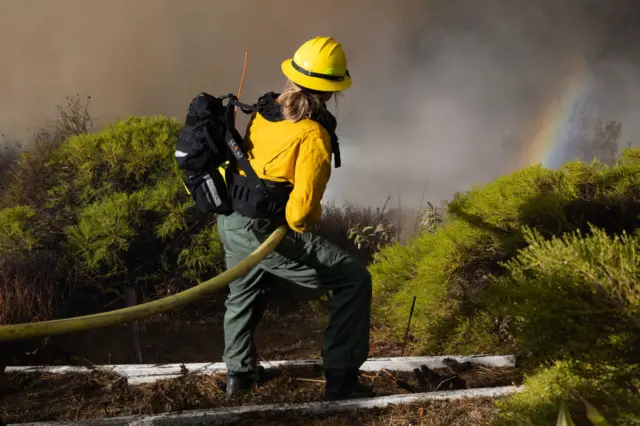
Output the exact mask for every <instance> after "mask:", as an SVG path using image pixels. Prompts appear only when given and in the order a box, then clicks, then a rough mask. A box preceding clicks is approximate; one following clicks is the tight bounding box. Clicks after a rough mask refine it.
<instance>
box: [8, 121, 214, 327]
mask: <svg viewBox="0 0 640 426" xmlns="http://www.w3.org/2000/svg"><path fill="white" fill-rule="evenodd" d="M179 129H180V123H178V122H177V121H175V120H171V119H167V118H160V117H148V118H128V119H125V120H122V121H119V122H117V123H115V124H113V125H110V126H107V127H105V128H104V129H102V130H101V131H99V132H95V133H80V134H75V135H72V136H69V137H67V138H66V139H65V140H64V141H63V142H61V143H60V144H59V146H55V145H50V146H49V147H46V148H47V150H46V151H45V148H43V146H42V144H40V145H38V146H37V147H35V148H32V149H31V150H27V151H26V152H25V153H24V154H23V155H22V157H21V158H20V160H19V161H18V162H17V164H16V166H15V168H14V171H13V173H12V181H11V182H10V184H9V185H8V186H7V187H6V188H5V191H3V194H2V199H3V202H2V205H3V206H4V209H2V210H0V224H2V230H1V231H0V253H1V254H2V262H1V265H0V267H1V268H2V272H3V274H2V276H3V286H4V287H7V286H9V285H11V286H12V288H15V286H16V282H17V281H16V276H15V274H14V273H13V272H12V271H14V272H15V271H18V270H22V271H24V270H27V269H30V270H33V272H34V273H37V272H40V271H37V270H34V268H26V266H27V265H33V264H38V265H40V267H39V268H36V269H49V268H54V269H58V270H61V269H64V270H75V271H76V272H77V273H76V274H73V276H74V282H73V283H72V284H73V287H74V289H75V291H74V294H73V295H76V296H77V297H79V298H80V297H81V298H84V297H86V296H87V293H88V292H89V290H87V292H82V291H78V288H83V287H85V288H96V289H98V292H97V294H98V295H101V294H104V293H105V290H109V291H110V292H111V293H113V294H119V293H120V292H121V290H122V287H123V286H124V285H132V286H138V287H139V288H141V289H142V290H143V291H147V294H148V293H149V291H150V290H153V288H151V287H148V286H147V285H146V284H147V283H153V284H158V282H162V281H171V282H173V283H174V284H175V283H176V282H179V281H180V280H181V279H182V278H187V279H189V280H190V281H191V280H196V279H200V278H202V277H203V276H205V275H210V274H214V273H216V272H217V271H219V270H220V268H221V266H222V265H221V261H222V259H223V256H222V251H221V247H220V243H219V240H218V238H217V234H216V232H215V225H214V223H213V221H214V218H213V217H211V216H205V215H201V214H199V213H198V212H197V211H196V209H195V208H194V207H193V203H192V202H191V200H190V199H189V198H188V195H187V194H186V192H185V190H184V188H183V186H182V183H181V179H180V175H179V170H178V168H177V165H176V163H175V160H174V159H173V150H174V147H175V141H176V137H177V134H178V131H179ZM34 152H37V153H38V155H35V156H34V154H33V153H34ZM34 168H36V169H37V175H35V174H34ZM68 278H69V277H56V278H55V279H54V282H45V281H43V280H35V279H34V280H29V279H28V277H25V276H24V274H23V276H22V277H21V279H20V280H19V281H20V285H21V286H23V287H26V288H25V290H24V291H25V292H27V293H34V294H37V293H52V294H61V295H65V296H73V295H72V294H70V293H69V292H67V291H65V290H67V289H68V288H69V284H70V283H69V282H68ZM9 283H10V284H9ZM190 284H192V283H190ZM34 286H36V287H40V288H34ZM45 287H46V288H45ZM82 307H83V308H84V309H85V310H92V309H94V308H95V307H94V306H91V303H89V302H88V301H87V300H86V299H83V300H82ZM33 315H34V316H36V315H38V313H37V312H33ZM17 319H18V318H16V320H17ZM19 319H20V320H24V318H23V317H21V318H19ZM0 320H1V321H2V322H9V321H12V320H14V319H12V318H0Z"/></svg>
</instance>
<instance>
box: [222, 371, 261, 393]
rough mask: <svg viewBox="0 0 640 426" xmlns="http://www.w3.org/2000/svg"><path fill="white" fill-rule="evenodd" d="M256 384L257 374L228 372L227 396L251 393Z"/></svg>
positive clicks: (251, 372)
mask: <svg viewBox="0 0 640 426" xmlns="http://www.w3.org/2000/svg"><path fill="white" fill-rule="evenodd" d="M255 382H256V373H255V372H253V371H248V372H241V373H239V372H235V371H228V372H227V395H228V396H233V395H237V394H240V393H244V392H247V391H250V390H251V388H253V385H254V383H255Z"/></svg>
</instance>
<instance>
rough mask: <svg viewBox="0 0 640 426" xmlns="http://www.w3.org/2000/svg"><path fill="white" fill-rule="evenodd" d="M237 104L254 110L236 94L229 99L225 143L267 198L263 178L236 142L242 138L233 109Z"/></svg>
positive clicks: (242, 107) (259, 190) (261, 194)
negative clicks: (241, 101) (239, 99)
mask: <svg viewBox="0 0 640 426" xmlns="http://www.w3.org/2000/svg"><path fill="white" fill-rule="evenodd" d="M236 105H237V106H238V107H240V108H241V109H242V110H243V112H244V110H245V109H247V110H249V111H253V107H251V106H249V105H245V104H241V103H240V102H238V100H237V98H236V97H235V96H233V97H231V98H230V99H229V102H228V103H227V110H226V112H225V121H226V124H227V131H226V133H225V138H224V139H225V143H226V144H227V147H228V148H229V150H230V151H231V153H232V154H233V157H232V160H234V161H237V163H238V164H239V165H240V167H241V168H242V170H244V172H245V173H246V174H247V177H248V178H249V179H250V180H251V181H252V184H253V185H254V187H255V189H256V190H257V191H258V194H259V195H260V196H262V197H263V198H262V199H265V198H266V197H267V195H268V194H267V190H266V188H265V186H264V183H263V182H262V179H260V177H258V175H257V174H256V171H255V170H254V169H253V167H251V163H249V160H248V159H247V157H246V155H245V154H244V151H243V150H242V147H241V146H240V145H238V143H237V142H236V141H238V140H242V137H241V136H240V133H239V132H238V130H237V129H236V128H235V120H234V118H233V109H234V107H235V106H236Z"/></svg>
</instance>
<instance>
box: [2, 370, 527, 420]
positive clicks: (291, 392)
mask: <svg viewBox="0 0 640 426" xmlns="http://www.w3.org/2000/svg"><path fill="white" fill-rule="evenodd" d="M431 373H432V374H436V375H439V376H440V377H439V378H437V379H436V380H435V381H431V383H432V385H430V386H428V387H424V386H422V387H421V384H420V381H419V380H418V378H417V376H415V375H414V374H413V373H408V372H389V371H382V372H377V373H370V372H368V373H362V378H363V381H364V382H365V383H366V384H368V385H370V386H371V387H373V389H374V390H375V391H376V393H377V395H379V396H382V395H392V394H406V393H409V392H412V391H417V392H424V391H434V390H450V389H455V388H478V387H494V386H506V385H511V384H519V383H520V381H521V376H520V373H519V372H518V371H516V370H514V369H488V368H482V367H477V368H473V369H471V370H469V371H466V372H461V373H459V374H458V375H453V374H452V372H451V371H446V370H445V371H432V372H431ZM452 377H455V378H456V379H457V381H458V382H459V383H458V386H457V387H456V386H455V385H454V383H456V380H451V378H452ZM460 380H463V382H460ZM323 390H324V381H323V377H322V370H321V369H320V368H309V367H306V368H296V369H293V368H287V369H285V370H281V371H279V375H278V376H277V377H275V378H274V379H272V380H270V381H268V382H266V383H264V384H262V385H260V386H256V387H255V388H254V389H253V391H252V392H250V393H247V394H245V395H242V396H239V397H234V398H229V397H227V396H226V394H225V393H224V375H223V374H215V375H193V374H187V375H185V376H182V377H179V378H176V379H170V380H163V381H158V382H155V383H149V384H144V385H140V386H128V385H127V384H126V381H125V380H123V379H122V378H120V377H119V376H117V375H115V374H114V373H111V372H104V371H98V370H95V371H93V372H92V373H91V374H88V375H87V374H85V375H82V374H66V375H59V374H48V373H43V374H14V375H11V376H10V375H5V377H4V383H2V385H1V386H0V418H3V419H4V421H5V422H27V421H54V420H80V419H88V418H100V417H113V416H123V415H134V414H157V413H163V412H170V411H181V410H193V409H203V408H214V407H222V406H238V405H248V404H278V403H296V402H312V401H320V400H321V399H322V394H323ZM423 411H424V410H423ZM469 415H470V414H469ZM340 417H341V418H342V417H345V416H344V415H342V416H340ZM347 417H348V416H347ZM373 424H375V423H373Z"/></svg>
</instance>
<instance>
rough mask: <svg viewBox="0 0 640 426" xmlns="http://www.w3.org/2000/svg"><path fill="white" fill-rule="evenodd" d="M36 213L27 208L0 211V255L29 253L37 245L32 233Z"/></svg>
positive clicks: (19, 207)
mask: <svg viewBox="0 0 640 426" xmlns="http://www.w3.org/2000/svg"><path fill="white" fill-rule="evenodd" d="M35 216H36V212H35V211H34V210H33V208H31V207H29V206H16V207H10V208H6V209H2V210H0V253H3V254H4V255H14V256H15V255H19V254H23V253H25V252H30V251H31V250H32V249H33V248H35V247H36V245H37V244H38V240H37V237H36V236H35V235H34V232H33V224H34V218H35Z"/></svg>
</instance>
